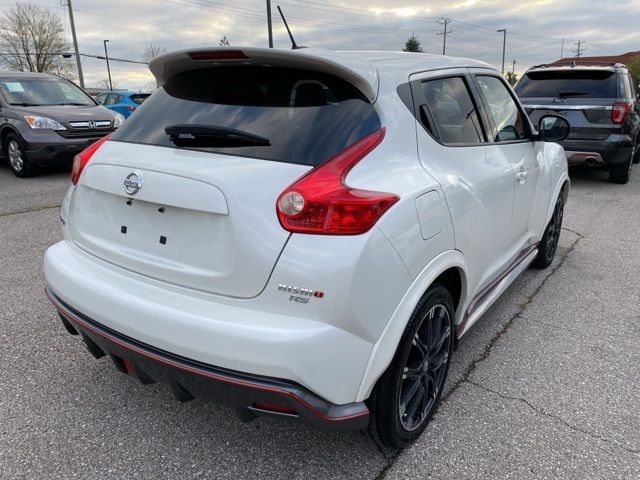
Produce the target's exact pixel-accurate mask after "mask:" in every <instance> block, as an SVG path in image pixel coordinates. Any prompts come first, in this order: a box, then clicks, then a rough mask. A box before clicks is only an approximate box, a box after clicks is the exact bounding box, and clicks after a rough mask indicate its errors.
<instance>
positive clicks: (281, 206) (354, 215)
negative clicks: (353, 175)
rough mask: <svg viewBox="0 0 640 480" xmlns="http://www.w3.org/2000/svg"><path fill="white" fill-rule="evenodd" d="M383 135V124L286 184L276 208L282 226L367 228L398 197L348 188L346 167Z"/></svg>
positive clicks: (352, 231) (325, 230)
mask: <svg viewBox="0 0 640 480" xmlns="http://www.w3.org/2000/svg"><path fill="white" fill-rule="evenodd" d="M383 137H384V128H381V129H380V130H377V131H375V132H373V133H371V134H369V135H367V136H366V137H364V138H362V139H361V140H358V141H357V142H355V143H354V144H352V145H350V146H349V147H347V148H346V149H344V150H343V151H342V152H340V153H338V154H337V155H336V156H334V157H333V158H332V159H330V160H328V161H327V162H325V163H323V164H322V165H320V166H319V167H316V168H314V169H313V170H311V171H310V172H308V173H306V174H305V175H304V176H302V177H301V178H299V179H298V180H296V181H295V182H294V183H293V184H292V185H290V186H289V187H287V188H286V189H285V191H284V192H282V193H281V194H280V196H279V197H278V201H277V203H276V211H277V213H278V219H279V220H280V224H281V225H282V227H283V228H284V229H286V230H288V231H290V232H295V233H315V234H321V235H357V234H360V233H364V232H366V231H368V230H369V229H370V228H371V227H372V226H373V225H374V224H375V223H376V221H378V219H379V218H380V217H381V216H382V214H383V213H384V212H386V211H387V210H388V209H389V207H391V205H393V204H394V203H396V202H397V201H398V200H399V199H400V198H399V197H398V196H397V195H394V194H391V193H382V192H372V191H369V190H359V189H355V188H351V187H349V186H348V185H346V184H345V183H344V181H345V178H346V176H347V174H348V173H349V171H350V170H351V169H352V168H353V167H354V166H355V165H356V164H357V163H358V162H359V161H360V160H362V159H363V158H364V157H365V156H366V155H367V154H368V153H369V152H371V150H373V149H374V148H375V147H376V146H377V145H378V144H379V143H380V142H381V141H382V138H383Z"/></svg>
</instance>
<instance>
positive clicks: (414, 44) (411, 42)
mask: <svg viewBox="0 0 640 480" xmlns="http://www.w3.org/2000/svg"><path fill="white" fill-rule="evenodd" d="M402 51H403V52H418V53H424V50H423V49H422V47H421V46H420V40H419V39H418V37H417V36H416V34H415V32H414V33H412V34H411V36H410V37H409V38H408V39H407V41H406V43H405V44H404V48H403V49H402Z"/></svg>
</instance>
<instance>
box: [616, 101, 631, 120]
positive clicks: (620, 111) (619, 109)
mask: <svg viewBox="0 0 640 480" xmlns="http://www.w3.org/2000/svg"><path fill="white" fill-rule="evenodd" d="M632 108H633V103H631V102H617V103H614V104H613V109H612V110H611V121H612V122H613V123H624V121H625V120H626V119H627V115H629V112H630V111H631V109H632Z"/></svg>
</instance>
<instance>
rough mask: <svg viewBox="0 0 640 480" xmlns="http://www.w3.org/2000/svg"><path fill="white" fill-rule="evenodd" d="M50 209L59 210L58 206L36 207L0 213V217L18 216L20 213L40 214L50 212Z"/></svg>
mask: <svg viewBox="0 0 640 480" xmlns="http://www.w3.org/2000/svg"><path fill="white" fill-rule="evenodd" d="M52 208H60V204H58V205H46V206H44V207H36V208H25V209H24V210H16V211H14V212H2V213H0V217H9V216H11V215H20V214H22V213H31V212H41V211H43V210H51V209H52Z"/></svg>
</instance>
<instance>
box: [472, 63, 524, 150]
mask: <svg viewBox="0 0 640 480" xmlns="http://www.w3.org/2000/svg"><path fill="white" fill-rule="evenodd" d="M476 79H477V81H478V85H479V86H480V92H482V96H483V97H484V99H485V101H486V103H487V107H488V108H489V113H490V114H491V117H492V119H493V123H494V125H495V128H496V134H495V138H494V141H496V142H513V141H518V140H525V139H528V137H529V130H528V128H527V119H526V117H525V116H524V113H523V112H522V111H521V110H520V109H519V108H518V105H517V104H516V102H515V100H514V99H513V97H512V96H511V93H509V90H508V89H507V87H506V86H505V84H504V83H503V82H502V80H500V79H499V78H498V77H492V76H488V75H478V76H477V77H476Z"/></svg>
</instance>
